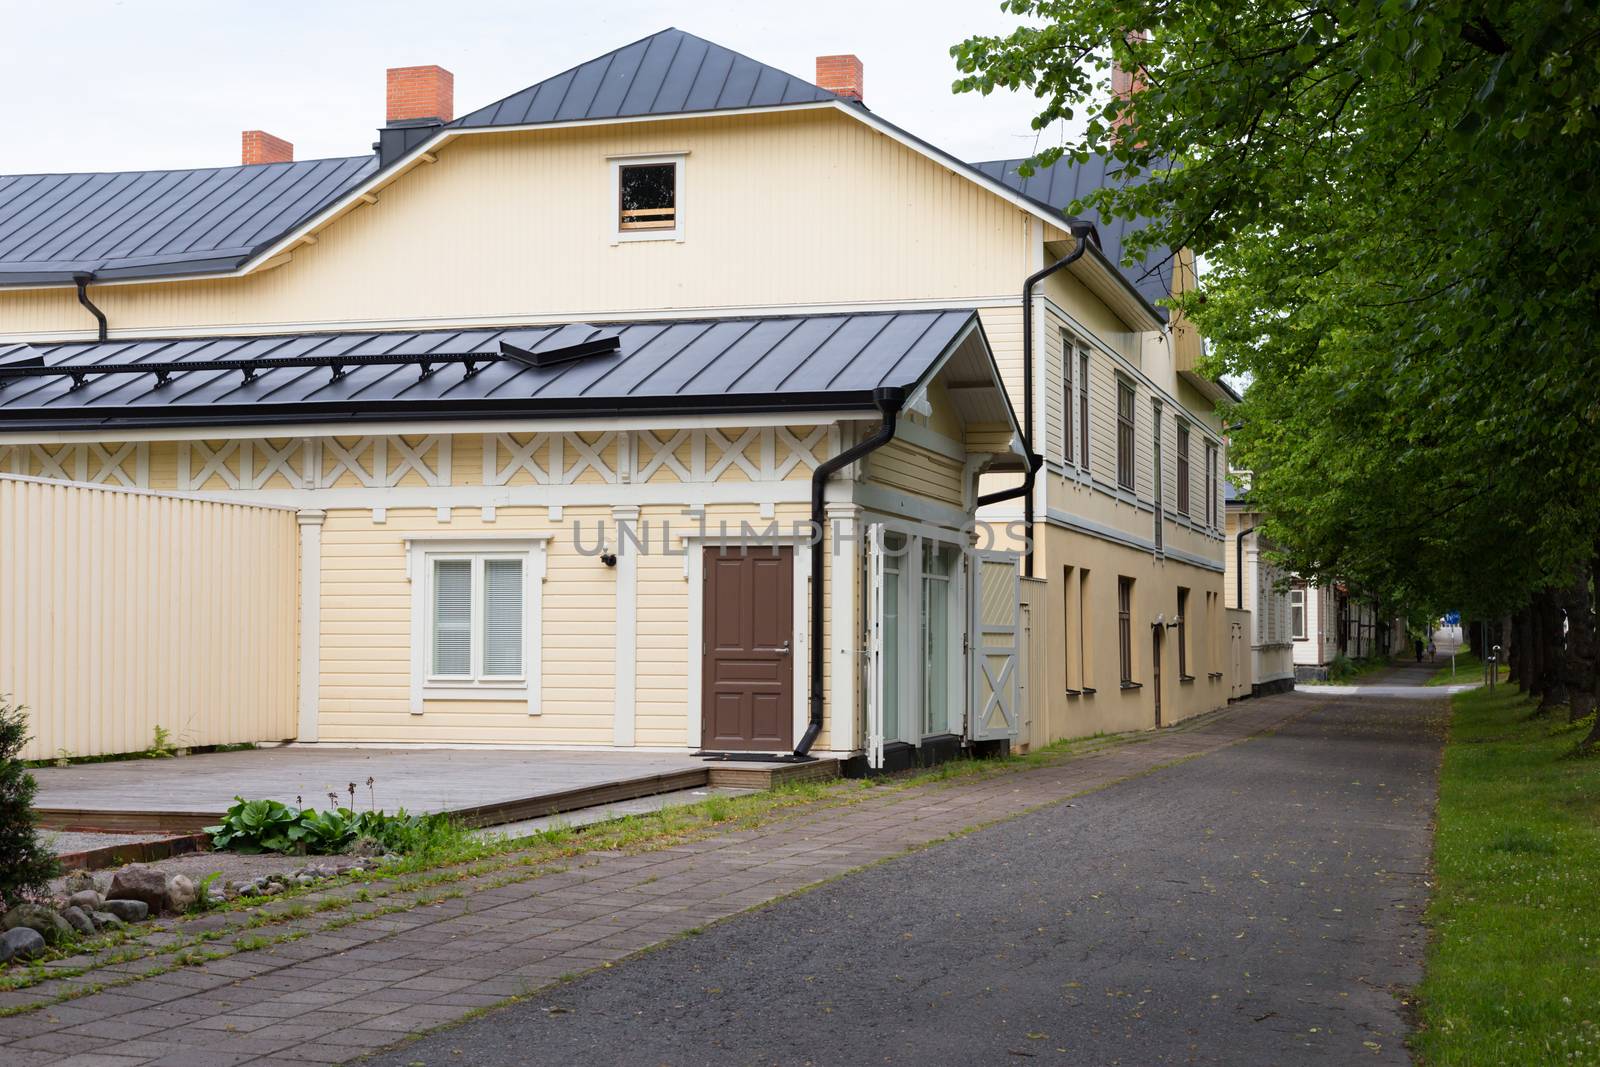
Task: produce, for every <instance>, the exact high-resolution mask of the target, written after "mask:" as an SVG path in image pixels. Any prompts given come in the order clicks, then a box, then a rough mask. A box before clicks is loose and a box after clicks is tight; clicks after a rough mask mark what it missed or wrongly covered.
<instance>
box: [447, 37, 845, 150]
mask: <svg viewBox="0 0 1600 1067" xmlns="http://www.w3.org/2000/svg"><path fill="white" fill-rule="evenodd" d="M836 99H839V98H838V97H837V96H835V95H834V94H833V93H830V92H828V91H827V90H826V89H819V88H818V87H817V86H815V85H813V84H811V83H810V82H808V81H806V80H804V79H803V78H797V77H795V76H794V75H792V74H786V73H784V72H783V71H781V70H778V69H777V68H776V67H769V66H767V65H766V64H765V63H758V62H756V61H755V60H753V59H751V58H749V57H748V56H743V55H740V54H739V53H738V52H735V51H733V50H732V49H729V48H724V47H722V46H721V45H719V44H713V43H712V42H710V41H707V40H705V39H704V38H702V37H696V36H695V35H694V34H692V33H685V32H683V31H682V30H679V29H666V30H662V31H661V32H660V33H654V34H651V35H650V36H649V37H646V38H644V39H643V40H639V41H635V42H633V43H632V44H630V45H624V46H623V47H621V48H618V49H616V50H615V51H612V52H607V53H606V54H605V55H603V56H600V57H599V58H597V59H591V60H589V61H588V62H587V63H581V64H579V65H578V66H576V67H573V68H572V69H571V70H567V71H563V72H562V73H560V74H557V75H556V76H555V77H553V78H546V79H545V80H544V81H542V82H539V83H538V84H536V85H530V86H529V87H528V88H526V89H523V90H522V91H521V92H517V93H512V94H511V95H510V96H508V97H506V98H505V99H504V100H499V101H496V102H495V103H493V104H490V105H488V106H487V107H481V108H479V109H478V110H476V111H473V112H471V113H470V114H466V115H463V116H461V117H460V118H458V119H456V120H455V122H453V123H450V125H451V126H458V127H478V126H526V125H533V124H538V123H546V122H580V121H583V120H585V119H611V118H623V117H630V116H634V115H640V116H644V115H671V114H678V113H682V112H691V111H723V110H727V109H729V108H748V107H778V106H781V105H785V104H804V103H812V102H818V101H827V100H836Z"/></svg>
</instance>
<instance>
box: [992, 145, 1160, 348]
mask: <svg viewBox="0 0 1600 1067" xmlns="http://www.w3.org/2000/svg"><path fill="white" fill-rule="evenodd" d="M1026 162H1027V160H1025V159H995V160H990V161H989V162H987V163H975V164H973V166H975V167H976V168H977V169H978V170H979V171H981V172H982V173H984V174H986V175H988V176H989V177H991V178H995V179H997V180H999V181H1002V182H1004V183H1005V184H1006V185H1008V186H1010V187H1011V188H1013V189H1015V190H1016V191H1017V192H1019V193H1021V194H1022V195H1023V196H1026V197H1028V198H1029V199H1031V200H1034V201H1037V202H1039V203H1044V204H1048V205H1049V206H1050V207H1052V208H1054V209H1055V210H1057V211H1066V210H1068V209H1069V208H1070V207H1071V206H1072V203H1073V201H1075V200H1077V199H1079V198H1080V197H1084V196H1087V195H1088V194H1089V193H1091V192H1093V191H1094V190H1096V189H1100V188H1103V187H1105V186H1107V185H1119V184H1122V183H1123V181H1124V179H1123V177H1122V175H1121V174H1120V173H1119V171H1118V168H1119V167H1120V166H1121V164H1120V163H1118V162H1116V161H1115V160H1113V159H1108V158H1107V157H1105V156H1090V157H1089V161H1088V162H1087V163H1082V164H1079V163H1077V162H1076V161H1073V160H1069V159H1066V158H1062V159H1059V160H1057V161H1056V162H1055V163H1052V164H1051V165H1050V166H1048V167H1043V168H1040V169H1037V170H1035V171H1034V172H1033V174H1032V175H1030V176H1029V177H1026V178H1024V177H1023V176H1022V175H1021V174H1019V173H1018V172H1017V169H1018V168H1019V167H1020V166H1022V164H1023V163H1026ZM1127 180H1128V181H1131V182H1135V183H1137V182H1141V181H1143V180H1144V179H1143V178H1142V177H1141V178H1132V179H1127ZM1076 217H1077V218H1080V219H1083V220H1084V221H1086V222H1092V223H1094V226H1095V229H1096V230H1097V231H1098V232H1099V235H1100V248H1101V251H1103V252H1104V253H1105V256H1106V258H1107V259H1109V260H1110V261H1111V262H1112V263H1114V264H1115V265H1116V266H1117V267H1118V268H1119V269H1120V270H1121V271H1122V273H1123V274H1124V275H1126V276H1127V278H1128V279H1129V281H1131V282H1132V283H1133V286H1134V288H1135V289H1137V290H1139V293H1140V295H1141V296H1143V297H1144V298H1145V300H1147V301H1149V302H1150V303H1152V304H1154V303H1155V302H1156V301H1157V300H1160V299H1162V298H1163V297H1170V296H1171V295H1172V272H1173V269H1174V258H1175V257H1174V256H1173V254H1172V250H1171V249H1170V248H1168V247H1167V246H1165V245H1157V246H1155V247H1153V248H1151V249H1150V250H1149V251H1148V252H1146V253H1145V256H1144V258H1143V259H1142V260H1140V261H1138V262H1136V263H1134V264H1133V265H1132V266H1124V265H1123V263H1122V257H1123V253H1124V249H1125V247H1126V245H1127V239H1128V236H1129V235H1130V234H1132V233H1136V232H1137V231H1139V230H1142V229H1144V228H1145V227H1146V226H1148V225H1149V224H1150V220H1149V219H1146V218H1136V219H1123V218H1119V219H1115V220H1113V221H1111V222H1106V221H1105V220H1104V219H1102V218H1100V215H1099V212H1096V211H1094V210H1093V209H1085V210H1083V211H1080V212H1078V213H1077V216H1076ZM1163 317H1164V316H1163Z"/></svg>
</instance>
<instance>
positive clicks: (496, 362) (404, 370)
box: [0, 309, 1014, 432]
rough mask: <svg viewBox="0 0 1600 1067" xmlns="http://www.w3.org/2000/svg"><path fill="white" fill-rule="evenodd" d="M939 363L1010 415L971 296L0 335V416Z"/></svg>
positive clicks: (830, 395) (123, 420) (597, 410)
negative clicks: (94, 338)
mask: <svg viewBox="0 0 1600 1067" xmlns="http://www.w3.org/2000/svg"><path fill="white" fill-rule="evenodd" d="M113 325H114V324H113ZM947 365H948V366H949V367H950V368H951V370H952V377H953V378H954V379H955V380H958V381H959V382H960V383H962V384H970V386H972V387H973V388H964V389H960V390H955V391H953V392H954V394H955V395H956V396H957V397H958V400H957V402H958V403H959V404H961V405H962V406H963V408H970V409H971V410H967V411H964V412H963V413H964V414H965V415H966V416H967V417H968V418H970V419H973V420H974V421H983V422H997V423H1012V424H1014V421H1013V416H1012V413H1011V411H1010V405H1009V403H1008V401H1007V400H1006V399H1005V396H1004V393H1003V392H1002V391H1001V387H1000V382H999V374H998V371H997V370H996V369H995V365H994V360H993V356H992V354H991V353H990V351H989V347H988V344H987V342H986V341H985V339H984V337H983V331H982V329H981V327H980V326H979V324H978V318H977V315H976V313H975V312H973V311H971V310H970V309H960V310H930V311H906V312H875V313H867V314H840V315H799V316H774V317H749V318H719V319H684V320H673V321H666V322H628V323H612V324H591V323H564V324H558V325H543V326H520V327H514V328H506V329H488V330H426V331H415V330H412V331H392V332H391V331H382V332H362V333H295V334H277V335H272V336H227V337H185V338H174V339H137V340H111V341H100V342H70V343H34V344H11V345H6V344H0V422H4V423H6V424H8V428H10V429H11V430H12V431H13V432H19V431H20V432H31V431H38V430H103V429H108V428H113V427H140V426H206V425H229V426H239V425H241V424H283V423H306V422H346V421H361V420H375V419H385V420H393V419H396V418H401V419H404V418H449V419H473V418H491V417H518V416H524V417H581V416H593V417H615V416H625V415H668V414H684V413H704V414H713V413H719V412H742V413H752V412H760V413H781V412H785V411H824V412H829V411H833V412H840V413H845V412H852V411H859V412H863V413H871V412H873V411H874V406H873V402H872V395H873V390H874V389H876V388H878V387H880V386H899V387H901V388H903V389H905V390H907V392H908V393H913V394H914V393H915V392H916V390H918V389H919V388H924V387H926V385H927V383H928V382H929V381H930V380H931V379H932V377H933V375H934V374H935V373H937V372H938V371H939V370H941V369H942V368H944V367H946V366H947Z"/></svg>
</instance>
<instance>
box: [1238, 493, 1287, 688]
mask: <svg viewBox="0 0 1600 1067" xmlns="http://www.w3.org/2000/svg"><path fill="white" fill-rule="evenodd" d="M1249 478H1250V475H1249V472H1248V471H1230V472H1229V477H1228V478H1227V479H1226V480H1225V481H1224V482H1223V498H1224V504H1225V511H1226V520H1227V521H1226V525H1225V528H1224V531H1223V532H1224V535H1225V537H1226V538H1227V559H1226V561H1225V565H1226V568H1227V576H1226V577H1227V580H1226V583H1225V584H1226V589H1225V591H1224V593H1223V595H1224V596H1225V597H1226V599H1227V606H1228V607H1230V608H1241V609H1243V610H1245V611H1248V612H1250V661H1251V667H1252V672H1251V686H1250V692H1251V694H1252V695H1254V696H1260V695H1262V694H1264V693H1279V692H1283V691H1284V690H1287V689H1293V688H1294V682H1295V677H1296V668H1295V663H1296V662H1297V660H1296V658H1295V649H1294V648H1293V639H1292V634H1291V629H1292V618H1291V615H1292V609H1291V599H1290V592H1289V590H1290V582H1291V577H1292V576H1291V575H1290V574H1289V573H1288V572H1287V571H1285V570H1283V569H1282V568H1281V567H1279V566H1277V565H1276V564H1275V563H1273V562H1272V561H1271V560H1270V559H1268V558H1267V557H1266V556H1265V555H1264V554H1263V549H1268V548H1270V547H1271V544H1270V543H1269V542H1264V541H1263V538H1262V535H1261V533H1260V532H1259V531H1257V530H1256V526H1257V525H1258V524H1259V522H1260V521H1261V514H1260V512H1258V511H1256V510H1255V509H1254V508H1253V507H1252V506H1251V505H1250V502H1249V500H1248V498H1247V489H1244V490H1241V489H1239V488H1238V487H1237V486H1235V484H1234V482H1235V480H1239V481H1242V482H1243V483H1244V484H1245V485H1246V487H1248V485H1249Z"/></svg>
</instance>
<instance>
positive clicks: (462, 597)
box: [433, 559, 472, 676]
mask: <svg viewBox="0 0 1600 1067" xmlns="http://www.w3.org/2000/svg"><path fill="white" fill-rule="evenodd" d="M433 673H434V674H435V675H439V676H461V675H469V674H471V673H472V564H471V562H469V561H468V560H464V559H461V560H455V559H450V560H446V559H441V560H438V561H436V562H435V563H434V565H433Z"/></svg>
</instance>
